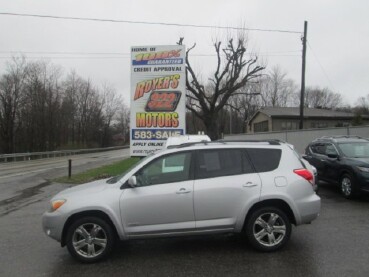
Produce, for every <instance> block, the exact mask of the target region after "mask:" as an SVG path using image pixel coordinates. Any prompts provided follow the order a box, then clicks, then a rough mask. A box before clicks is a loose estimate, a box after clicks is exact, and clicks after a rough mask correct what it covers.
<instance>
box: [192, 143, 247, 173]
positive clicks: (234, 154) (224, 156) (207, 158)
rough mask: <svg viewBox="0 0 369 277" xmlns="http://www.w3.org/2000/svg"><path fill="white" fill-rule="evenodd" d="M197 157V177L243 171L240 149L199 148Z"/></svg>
mask: <svg viewBox="0 0 369 277" xmlns="http://www.w3.org/2000/svg"><path fill="white" fill-rule="evenodd" d="M197 157H198V159H197V162H196V164H197V166H196V178H197V179H204V178H213V177H219V176H229V175H237V174H242V173H243V162H242V151H240V150H238V149H213V150H201V151H199V152H198V155H197Z"/></svg>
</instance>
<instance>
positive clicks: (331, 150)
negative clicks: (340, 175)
mask: <svg viewBox="0 0 369 277" xmlns="http://www.w3.org/2000/svg"><path fill="white" fill-rule="evenodd" d="M329 154H336V155H337V151H336V148H335V147H334V146H333V144H327V145H326V147H325V155H327V156H328V155H329Z"/></svg>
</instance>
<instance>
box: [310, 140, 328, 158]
mask: <svg viewBox="0 0 369 277" xmlns="http://www.w3.org/2000/svg"><path fill="white" fill-rule="evenodd" d="M310 148H311V150H312V151H313V153H315V154H320V155H325V145H324V144H322V143H318V144H313V145H311V146H310Z"/></svg>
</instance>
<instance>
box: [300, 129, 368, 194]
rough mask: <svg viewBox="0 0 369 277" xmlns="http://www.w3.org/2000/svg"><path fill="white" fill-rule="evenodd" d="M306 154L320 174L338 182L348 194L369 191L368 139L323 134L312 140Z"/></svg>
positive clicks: (322, 177) (323, 178)
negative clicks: (323, 135)
mask: <svg viewBox="0 0 369 277" xmlns="http://www.w3.org/2000/svg"><path fill="white" fill-rule="evenodd" d="M304 158H305V159H306V160H308V161H309V163H311V164H312V165H314V166H315V167H316V168H317V171H318V178H319V179H320V180H323V181H327V182H330V183H334V184H338V185H339V186H340V190H341V193H342V194H343V196H344V197H346V198H352V197H355V196H357V195H359V194H360V192H369V140H368V139H365V138H362V137H357V136H335V137H322V138H318V139H316V140H314V141H313V142H311V143H310V144H309V145H308V146H307V147H306V150H305V156H304Z"/></svg>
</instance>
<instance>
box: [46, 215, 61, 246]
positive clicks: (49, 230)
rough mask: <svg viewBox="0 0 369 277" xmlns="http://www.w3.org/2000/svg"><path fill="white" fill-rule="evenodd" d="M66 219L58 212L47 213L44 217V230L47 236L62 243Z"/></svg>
mask: <svg viewBox="0 0 369 277" xmlns="http://www.w3.org/2000/svg"><path fill="white" fill-rule="evenodd" d="M65 221H66V217H65V216H63V215H62V214H60V213H59V212H58V211H55V212H45V213H44V214H43V215H42V229H43V230H44V232H45V234H46V235H47V236H49V237H51V238H53V239H55V240H57V241H59V242H60V241H61V239H62V234H63V228H64V224H65Z"/></svg>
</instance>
